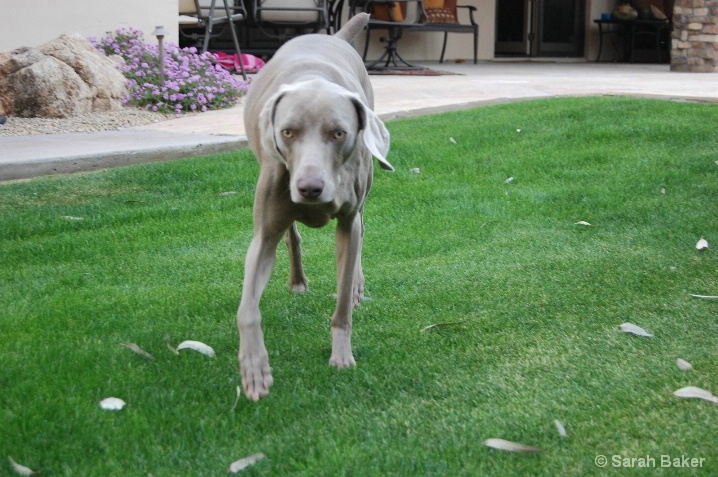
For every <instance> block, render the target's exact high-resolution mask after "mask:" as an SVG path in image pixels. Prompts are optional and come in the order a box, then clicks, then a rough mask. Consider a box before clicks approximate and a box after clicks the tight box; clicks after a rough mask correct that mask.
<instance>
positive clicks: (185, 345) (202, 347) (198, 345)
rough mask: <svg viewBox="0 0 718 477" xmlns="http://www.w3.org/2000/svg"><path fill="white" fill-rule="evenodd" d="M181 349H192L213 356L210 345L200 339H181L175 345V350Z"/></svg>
mask: <svg viewBox="0 0 718 477" xmlns="http://www.w3.org/2000/svg"><path fill="white" fill-rule="evenodd" d="M183 349H191V350H194V351H197V352H198V353H202V354H204V355H207V356H209V357H210V358H214V350H213V349H212V347H211V346H208V345H206V344H204V343H202V342H201V341H193V340H187V341H183V342H181V343H180V344H179V346H177V351H178V352H179V351H180V350H183Z"/></svg>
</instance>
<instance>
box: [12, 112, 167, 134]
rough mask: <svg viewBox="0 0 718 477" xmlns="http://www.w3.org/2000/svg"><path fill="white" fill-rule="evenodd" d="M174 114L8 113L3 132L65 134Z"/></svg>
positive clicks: (146, 121) (137, 123) (149, 121)
mask: <svg viewBox="0 0 718 477" xmlns="http://www.w3.org/2000/svg"><path fill="white" fill-rule="evenodd" d="M175 117H176V116H175V115H174V114H163V113H154V112H151V111H145V110H142V109H136V108H125V109H123V110H121V111H113V112H109V113H89V114H83V115H81V116H75V117H73V118H67V119H47V118H18V117H14V116H9V117H7V121H6V122H5V124H0V136H31V135H35V134H65V133H73V132H97V131H117V130H119V129H125V128H131V127H135V126H144V125H145V124H152V123H157V122H160V121H166V120H168V119H174V118H175Z"/></svg>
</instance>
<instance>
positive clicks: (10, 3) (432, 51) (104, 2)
mask: <svg viewBox="0 0 718 477" xmlns="http://www.w3.org/2000/svg"><path fill="white" fill-rule="evenodd" d="M497 1H500V0H460V1H459V3H460V4H463V5H472V6H474V7H476V8H477V11H476V13H475V18H476V21H477V22H478V23H479V59H482V60H489V59H493V58H494V44H495V39H496V2H497ZM616 4H617V0H587V3H586V5H587V7H586V20H585V21H586V42H585V45H586V46H585V56H586V58H587V59H589V60H593V59H595V58H596V54H597V53H598V28H597V26H596V25H595V24H594V23H593V20H594V19H596V18H600V16H601V13H604V12H610V11H611V10H613V7H614V6H615V5H616ZM177 11H178V0H123V1H120V2H118V1H110V0H62V2H58V1H57V0H32V1H29V0H20V1H18V0H0V51H9V50H12V49H15V48H18V47H20V46H38V45H40V44H42V43H45V42H47V41H50V40H52V39H54V38H56V37H58V36H60V35H61V34H63V33H64V34H71V33H79V34H80V35H82V36H85V37H87V36H101V35H103V34H104V33H105V32H107V31H114V30H115V29H117V28H119V27H133V28H138V29H140V30H142V31H143V32H144V34H145V38H146V39H148V40H151V33H152V30H154V28H155V26H156V25H163V26H164V27H165V28H166V29H167V30H168V31H169V32H170V34H169V35H168V36H167V38H166V41H173V42H177V41H178V33H177ZM459 13H460V16H461V18H460V20H461V21H462V22H468V13H467V12H466V11H465V10H464V9H460V11H459ZM380 36H381V33H380V32H374V33H373V35H372V41H371V43H370V49H369V55H368V57H367V58H368V59H371V58H378V57H379V56H380V55H381V53H382V49H383V46H384V45H383V44H382V43H380V42H379V41H378V39H379V37H380ZM442 41H443V33H438V32H431V33H429V32H427V33H417V32H406V33H405V35H404V38H402V40H401V43H400V54H401V55H402V56H403V57H404V58H405V59H407V60H409V61H425V60H438V58H439V56H440V54H441V44H442ZM363 45H364V40H363V37H361V38H359V39H358V41H357V47H358V48H359V49H362V48H363ZM472 48H473V47H472V36H471V34H464V33H462V34H458V33H450V34H449V41H448V46H447V50H446V60H448V61H453V60H457V59H462V60H467V61H468V60H471V58H472V56H473V49H472ZM608 50H609V49H607V48H604V52H603V58H602V59H603V60H608V59H611V58H610V56H609V55H610V54H611V53H612V52H611V51H608Z"/></svg>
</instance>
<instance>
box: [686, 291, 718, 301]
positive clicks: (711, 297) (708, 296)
mask: <svg viewBox="0 0 718 477" xmlns="http://www.w3.org/2000/svg"><path fill="white" fill-rule="evenodd" d="M691 296H692V297H693V298H702V299H704V300H718V296H712V295H694V294H693V293H691Z"/></svg>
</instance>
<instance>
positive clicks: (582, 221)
mask: <svg viewBox="0 0 718 477" xmlns="http://www.w3.org/2000/svg"><path fill="white" fill-rule="evenodd" d="M573 225H591V224H589V223H588V222H586V221H585V220H579V221H578V222H576V223H575V224H573Z"/></svg>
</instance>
